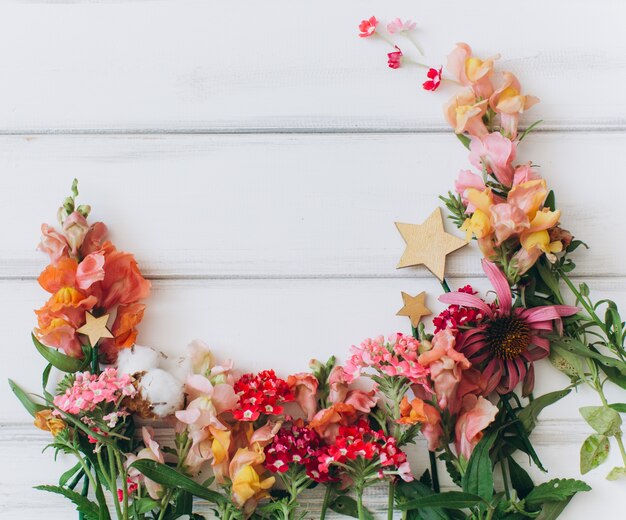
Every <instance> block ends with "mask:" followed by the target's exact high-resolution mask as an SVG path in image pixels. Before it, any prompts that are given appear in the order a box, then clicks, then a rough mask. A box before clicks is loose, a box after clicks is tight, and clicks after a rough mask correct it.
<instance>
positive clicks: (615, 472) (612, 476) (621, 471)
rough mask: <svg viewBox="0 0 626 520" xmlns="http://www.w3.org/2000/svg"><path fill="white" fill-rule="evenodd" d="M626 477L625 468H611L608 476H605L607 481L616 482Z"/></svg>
mask: <svg viewBox="0 0 626 520" xmlns="http://www.w3.org/2000/svg"><path fill="white" fill-rule="evenodd" d="M624 477H626V468H625V467H621V468H619V467H618V468H613V469H612V470H611V471H610V472H609V474H608V475H607V476H606V479H607V480H617V479H620V478H624Z"/></svg>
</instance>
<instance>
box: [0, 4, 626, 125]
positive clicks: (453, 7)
mask: <svg viewBox="0 0 626 520" xmlns="http://www.w3.org/2000/svg"><path fill="white" fill-rule="evenodd" d="M372 14H376V15H377V16H379V17H380V18H381V19H390V18H391V17H393V16H402V17H403V18H413V19H416V20H418V22H419V24H420V31H419V33H418V37H419V39H420V41H421V43H422V46H423V47H424V48H425V49H427V51H428V56H427V57H426V59H425V61H426V62H427V63H428V64H429V65H433V66H438V65H440V64H442V63H444V57H445V55H446V54H447V53H448V52H449V51H450V50H451V48H452V47H453V45H454V44H455V43H456V42H457V41H467V42H468V43H470V44H472V45H474V47H475V48H476V50H477V51H478V52H479V53H480V54H481V55H483V56H485V57H487V56H491V55H494V54H496V53H498V52H499V53H501V54H502V60H501V65H502V67H503V68H506V69H510V70H511V71H513V72H514V73H517V74H519V76H520V78H522V83H523V84H524V85H525V88H526V89H527V91H528V92H530V93H533V94H536V95H538V96H540V97H541V98H542V104H541V105H540V106H539V107H537V108H534V109H533V110H531V112H530V113H529V115H528V117H529V119H528V120H529V121H533V120H535V119H538V118H541V119H544V120H545V121H546V127H547V128H553V129H554V128H559V129H563V128H566V129H575V128H578V129H581V128H582V129H589V128H623V127H624V125H625V124H626V102H625V101H624V96H623V95H622V85H624V84H625V83H626V40H625V39H624V38H623V36H622V32H623V28H622V23H623V19H624V7H623V3H622V2H621V1H620V0H605V1H603V2H602V3H601V4H599V5H598V6H597V7H595V6H594V7H592V4H591V3H590V2H589V1H586V0H552V1H550V2H545V1H542V0H530V1H527V2H525V3H524V14H523V16H522V17H523V18H524V21H523V22H514V21H513V18H512V13H511V9H510V8H508V7H507V8H503V6H502V3H501V2H498V1H496V0H483V1H481V3H480V7H478V6H477V7H476V8H472V9H468V8H467V6H466V5H465V4H463V3H461V2H458V1H454V2H450V1H448V2H421V3H419V4H417V3H415V2H414V1H410V0H398V1H395V2H393V5H389V3H388V2H383V1H381V0H366V1H363V0H359V1H357V0H350V1H342V2H336V1H333V0H318V1H315V2H306V3H302V2H298V3H294V2H292V1H289V0H267V1H265V2H262V3H261V2H259V3H254V2H246V1H244V0H231V1H229V2H219V3H217V2H206V1H203V0H196V1H193V0H182V1H181V0H167V1H158V2H157V1H135V2H130V3H129V2H112V1H100V2H96V1H64V2H63V1H62V2H59V1H58V0H50V1H27V0H26V1H24V0H22V1H5V2H2V3H0V48H1V49H3V51H2V76H3V78H4V80H3V81H2V82H1V83H0V99H2V100H3V102H2V103H0V131H2V132H19V133H24V132H28V133H30V132H42V133H48V132H68V131H71V132H94V131H98V132H99V131H108V132H129V131H132V132H135V131H142V132H190V131H194V132H195V131H200V132H213V131H228V132H239V131H243V132H256V131H268V130H270V131H274V130H280V131H301V130H311V129H313V130H319V131H336V130H348V131H363V130H372V129H374V130H380V129H387V130H389V129H394V130H410V131H425V130H442V129H444V128H445V124H444V123H443V121H442V118H441V109H440V107H441V104H442V103H443V101H444V100H445V99H447V98H448V97H449V95H450V93H451V90H452V89H451V88H442V89H441V90H440V91H439V92H437V93H435V94H431V93H426V92H423V91H422V90H421V83H422V82H423V81H424V80H425V78H424V72H423V71H422V70H421V69H416V68H409V67H407V68H404V69H400V70H397V71H392V70H390V69H388V68H387V63H386V55H385V54H386V52H389V49H388V46H387V45H386V44H385V43H384V42H382V41H363V40H362V39H360V38H358V36H357V33H358V30H357V25H358V23H359V21H360V20H361V19H362V18H365V17H369V16H371V15H372ZM487 17H488V24H489V31H488V33H486V32H485V30H484V27H485V22H486V20H487ZM401 47H402V48H403V49H404V50H405V52H409V51H410V45H407V44H406V42H403V43H401Z"/></svg>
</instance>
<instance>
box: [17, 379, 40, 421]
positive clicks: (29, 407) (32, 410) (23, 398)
mask: <svg viewBox="0 0 626 520" xmlns="http://www.w3.org/2000/svg"><path fill="white" fill-rule="evenodd" d="M9 386H10V387H11V390H13V393H14V394H15V396H16V397H17V398H18V399H19V400H20V402H21V403H22V405H23V406H24V408H26V411H27V412H28V413H29V414H31V415H32V416H33V417H35V414H36V413H37V412H40V411H41V410H45V409H46V407H45V406H44V405H42V404H39V403H36V402H35V401H33V400H32V399H31V398H30V397H29V396H28V394H27V393H26V392H24V390H22V389H21V388H20V387H19V386H17V384H16V383H15V382H14V381H13V380H12V379H9Z"/></svg>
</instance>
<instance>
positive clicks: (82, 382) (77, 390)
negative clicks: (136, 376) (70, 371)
mask: <svg viewBox="0 0 626 520" xmlns="http://www.w3.org/2000/svg"><path fill="white" fill-rule="evenodd" d="M136 393H137V390H136V389H135V387H134V386H133V379H132V377H131V376H129V375H128V374H123V375H121V376H118V373H117V369H116V368H107V369H106V370H105V371H104V372H102V373H101V374H100V375H98V376H96V375H95V374H91V373H90V372H79V373H78V374H77V375H76V380H75V381H74V384H73V385H72V386H71V387H70V388H68V389H67V390H66V391H65V393H64V394H61V395H57V396H56V397H55V398H54V405H55V406H57V407H58V408H60V409H61V410H63V411H64V412H66V413H70V414H79V413H80V412H91V411H93V410H95V409H96V408H97V407H98V405H99V404H100V403H103V402H104V403H113V402H116V401H118V400H119V399H120V398H122V397H125V396H128V397H134V396H135V395H136Z"/></svg>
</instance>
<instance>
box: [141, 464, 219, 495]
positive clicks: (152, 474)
mask: <svg viewBox="0 0 626 520" xmlns="http://www.w3.org/2000/svg"><path fill="white" fill-rule="evenodd" d="M130 467H132V468H135V469H137V470H138V471H139V472H140V473H142V474H143V475H145V476H146V477H148V478H149V479H150V480H154V481H155V482H157V483H158V484H161V485H163V486H165V487H169V488H177V489H183V490H185V491H188V492H189V493H191V494H192V495H193V496H196V497H199V498H203V499H204V500H207V501H209V502H212V503H214V504H222V503H224V502H225V501H226V499H225V498H224V497H223V496H222V495H220V494H219V493H217V492H215V491H212V490H210V489H207V488H205V487H203V486H201V485H200V484H198V483H197V482H196V481H195V480H191V479H190V478H189V477H186V476H185V475H183V474H181V473H179V472H178V471H176V470H175V469H174V468H171V467H169V466H167V465H166V464H160V463H159V462H156V461H154V460H148V459H139V460H136V461H135V462H133V463H132V464H131V466H130Z"/></svg>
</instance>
